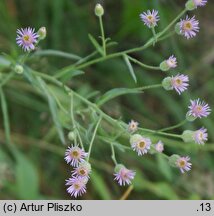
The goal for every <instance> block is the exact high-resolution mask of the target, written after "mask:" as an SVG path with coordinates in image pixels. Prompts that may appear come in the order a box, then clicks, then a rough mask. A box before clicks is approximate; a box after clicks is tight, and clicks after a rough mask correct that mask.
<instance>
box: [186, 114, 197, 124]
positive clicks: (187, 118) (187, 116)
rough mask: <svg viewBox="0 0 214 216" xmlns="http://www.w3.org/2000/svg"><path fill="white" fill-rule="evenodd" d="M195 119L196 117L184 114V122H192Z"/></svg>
mask: <svg viewBox="0 0 214 216" xmlns="http://www.w3.org/2000/svg"><path fill="white" fill-rule="evenodd" d="M196 119H197V117H194V116H193V115H191V114H190V113H189V112H187V114H186V120H187V121H189V122H193V121H195V120H196Z"/></svg>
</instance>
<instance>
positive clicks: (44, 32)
mask: <svg viewBox="0 0 214 216" xmlns="http://www.w3.org/2000/svg"><path fill="white" fill-rule="evenodd" d="M38 35H39V39H40V40H44V39H45V38H46V35H47V30H46V28H45V27H41V28H40V29H39V31H38Z"/></svg>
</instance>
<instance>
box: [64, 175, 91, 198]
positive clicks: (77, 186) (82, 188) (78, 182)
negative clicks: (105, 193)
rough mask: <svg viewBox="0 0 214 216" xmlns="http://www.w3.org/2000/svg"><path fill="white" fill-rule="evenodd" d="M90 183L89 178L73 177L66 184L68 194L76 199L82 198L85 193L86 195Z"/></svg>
mask: <svg viewBox="0 0 214 216" xmlns="http://www.w3.org/2000/svg"><path fill="white" fill-rule="evenodd" d="M87 182H88V179H87V178H83V177H79V176H77V177H73V178H69V179H68V180H66V184H65V185H68V186H69V187H68V188H67V192H68V193H69V194H70V195H71V196H74V197H75V198H76V197H78V196H82V195H83V194H84V193H86V184H87Z"/></svg>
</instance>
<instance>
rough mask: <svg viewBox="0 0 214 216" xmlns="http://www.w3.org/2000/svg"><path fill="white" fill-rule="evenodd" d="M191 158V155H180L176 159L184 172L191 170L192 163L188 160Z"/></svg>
mask: <svg viewBox="0 0 214 216" xmlns="http://www.w3.org/2000/svg"><path fill="white" fill-rule="evenodd" d="M189 160H190V158H189V157H179V158H178V159H177V161H176V165H177V167H178V168H179V169H180V171H181V172H182V173H184V172H185V171H186V172H187V171H190V170H191V166H192V164H191V163H190V162H188V161H189Z"/></svg>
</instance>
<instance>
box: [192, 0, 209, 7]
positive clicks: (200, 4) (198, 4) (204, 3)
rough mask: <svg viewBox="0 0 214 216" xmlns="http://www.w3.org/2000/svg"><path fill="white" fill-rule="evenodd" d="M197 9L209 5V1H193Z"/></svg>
mask: <svg viewBox="0 0 214 216" xmlns="http://www.w3.org/2000/svg"><path fill="white" fill-rule="evenodd" d="M193 3H194V4H195V7H198V6H199V7H203V6H205V5H206V4H207V0H193Z"/></svg>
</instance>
